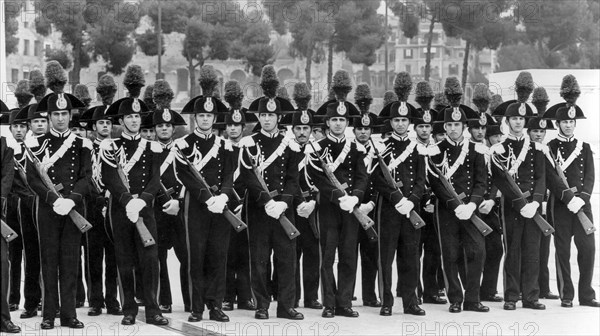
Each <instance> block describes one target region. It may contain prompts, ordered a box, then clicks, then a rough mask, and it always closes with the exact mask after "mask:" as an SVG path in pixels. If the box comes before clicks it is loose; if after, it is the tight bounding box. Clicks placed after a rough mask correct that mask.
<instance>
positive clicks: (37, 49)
mask: <svg viewBox="0 0 600 336" xmlns="http://www.w3.org/2000/svg"><path fill="white" fill-rule="evenodd" d="M41 53H42V42H40V41H33V56H40V54H41Z"/></svg>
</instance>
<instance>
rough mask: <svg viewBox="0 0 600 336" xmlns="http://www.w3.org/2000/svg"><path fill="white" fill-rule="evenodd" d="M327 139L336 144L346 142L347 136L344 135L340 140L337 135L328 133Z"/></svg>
mask: <svg viewBox="0 0 600 336" xmlns="http://www.w3.org/2000/svg"><path fill="white" fill-rule="evenodd" d="M327 138H328V139H329V140H331V141H333V142H335V143H341V142H344V141H346V136H345V135H342V137H341V138H338V137H336V136H335V135H333V134H331V132H327Z"/></svg>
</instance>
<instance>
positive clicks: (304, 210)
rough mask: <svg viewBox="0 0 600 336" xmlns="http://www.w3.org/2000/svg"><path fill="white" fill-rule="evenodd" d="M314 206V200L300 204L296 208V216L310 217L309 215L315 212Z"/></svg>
mask: <svg viewBox="0 0 600 336" xmlns="http://www.w3.org/2000/svg"><path fill="white" fill-rule="evenodd" d="M315 204H316V203H315V201H314V200H310V201H308V202H302V203H300V204H299V205H298V207H296V212H297V213H298V216H300V217H303V218H308V216H310V214H311V213H312V212H313V211H314V210H315Z"/></svg>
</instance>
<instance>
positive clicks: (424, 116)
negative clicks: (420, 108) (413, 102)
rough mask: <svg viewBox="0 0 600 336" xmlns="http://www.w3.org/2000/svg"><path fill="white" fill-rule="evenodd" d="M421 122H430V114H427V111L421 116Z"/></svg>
mask: <svg viewBox="0 0 600 336" xmlns="http://www.w3.org/2000/svg"><path fill="white" fill-rule="evenodd" d="M423 122H426V123H430V122H431V113H430V112H429V110H427V111H425V113H424V114H423Z"/></svg>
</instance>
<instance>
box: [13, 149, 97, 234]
mask: <svg viewBox="0 0 600 336" xmlns="http://www.w3.org/2000/svg"><path fill="white" fill-rule="evenodd" d="M23 148H25V150H26V151H27V153H28V155H29V156H30V157H31V161H32V162H33V165H34V167H35V170H36V172H37V173H38V176H39V177H40V178H41V179H42V182H43V183H44V185H45V186H46V188H48V189H49V190H50V192H52V193H53V194H55V195H56V196H58V197H60V198H63V196H62V195H61V194H60V193H59V192H58V190H57V189H56V186H55V185H54V183H53V182H52V180H51V179H50V177H49V176H48V174H47V173H46V171H44V169H43V168H42V164H41V162H40V160H38V158H37V157H36V156H35V155H34V154H33V152H32V151H31V149H30V148H29V147H27V145H25V144H23ZM25 181H27V179H25ZM69 217H70V218H71V221H72V222H73V224H75V226H76V227H77V229H79V231H81V233H86V232H87V231H88V230H90V229H91V228H92V225H91V224H90V222H88V221H87V219H85V218H84V217H83V216H82V215H81V214H80V213H79V212H77V210H75V209H71V211H69Z"/></svg>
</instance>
